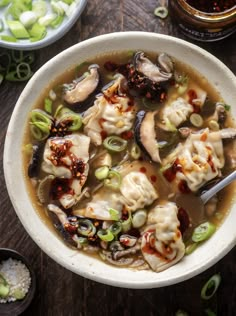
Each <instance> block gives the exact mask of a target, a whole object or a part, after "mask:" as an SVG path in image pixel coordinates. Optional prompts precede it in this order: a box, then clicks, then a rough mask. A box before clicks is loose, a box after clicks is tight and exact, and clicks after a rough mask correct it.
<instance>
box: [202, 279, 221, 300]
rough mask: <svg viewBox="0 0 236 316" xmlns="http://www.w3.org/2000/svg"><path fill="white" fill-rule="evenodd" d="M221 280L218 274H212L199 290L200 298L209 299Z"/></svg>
mask: <svg viewBox="0 0 236 316" xmlns="http://www.w3.org/2000/svg"><path fill="white" fill-rule="evenodd" d="M220 282H221V276H220V274H214V275H213V276H212V277H211V278H210V279H209V280H208V281H207V282H206V283H205V285H204V286H203V288H202V290H201V298H202V299H203V300H209V299H210V298H212V296H213V295H214V294H215V292H216V291H217V289H218V287H219V285H220Z"/></svg>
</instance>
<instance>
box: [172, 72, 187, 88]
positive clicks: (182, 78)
mask: <svg viewBox="0 0 236 316" xmlns="http://www.w3.org/2000/svg"><path fill="white" fill-rule="evenodd" d="M174 78H175V81H176V83H179V84H181V85H188V81H189V78H188V76H187V75H185V74H179V73H177V72H175V73H174Z"/></svg>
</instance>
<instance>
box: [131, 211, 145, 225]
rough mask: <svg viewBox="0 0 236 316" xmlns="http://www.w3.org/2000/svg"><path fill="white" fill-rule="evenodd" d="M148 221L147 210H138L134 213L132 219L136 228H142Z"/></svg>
mask: <svg viewBox="0 0 236 316" xmlns="http://www.w3.org/2000/svg"><path fill="white" fill-rule="evenodd" d="M146 220H147V211H146V210H138V211H136V212H135V213H134V215H133V217H132V225H133V227H134V228H140V227H142V226H143V225H144V224H145V223H146Z"/></svg>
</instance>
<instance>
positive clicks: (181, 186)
mask: <svg viewBox="0 0 236 316" xmlns="http://www.w3.org/2000/svg"><path fill="white" fill-rule="evenodd" d="M178 188H179V191H180V192H182V193H190V192H191V190H190V189H189V187H188V184H187V182H186V181H185V180H181V181H180V182H179V184H178Z"/></svg>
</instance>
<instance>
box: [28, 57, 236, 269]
mask: <svg viewBox="0 0 236 316" xmlns="http://www.w3.org/2000/svg"><path fill="white" fill-rule="evenodd" d="M235 135H236V130H235V128H234V124H233V119H232V117H231V114H230V106H229V105H227V104H225V103H224V101H223V100H222V98H221V96H220V95H219V94H218V92H217V91H216V90H215V89H214V88H213V87H212V86H211V85H210V84H209V82H208V81H207V79H206V78H204V77H203V76H202V75H201V74H199V73H198V72H197V71H196V70H193V69H192V68H191V67H190V66H188V65H185V64H184V63H182V62H180V61H178V60H176V59H175V58H174V57H172V56H171V57H170V56H168V55H167V54H165V53H160V54H157V53H153V52H151V53H150V52H148V53H144V52H113V53H111V54H107V55H104V56H99V57H97V58H94V59H93V60H89V61H85V62H84V63H83V64H81V65H78V66H76V67H73V68H72V69H69V70H67V71H66V72H65V73H63V74H62V75H61V76H60V77H59V78H57V79H56V80H55V81H53V82H51V83H50V84H49V85H48V87H46V88H45V91H43V92H42V95H41V97H40V99H39V100H38V102H37V104H35V107H34V109H33V110H32V111H31V112H30V113H29V120H28V124H27V128H26V133H25V140H24V144H23V155H24V161H25V165H24V173H25V179H26V183H27V186H28V190H29V194H30V196H31V199H32V203H33V204H34V207H35V209H36V211H37V212H38V214H39V216H40V217H41V218H42V220H43V221H44V222H45V224H46V225H48V227H49V228H50V229H52V231H54V232H57V233H58V234H59V236H60V237H62V238H63V239H64V240H65V242H66V243H67V245H68V246H70V247H73V248H75V249H78V250H80V251H85V252H87V253H88V254H89V255H96V256H98V257H101V258H102V260H104V261H105V262H107V263H110V264H113V265H117V266H120V267H122V266H124V267H132V268H138V269H152V270H154V271H156V272H159V271H162V270H164V269H167V268H168V267H170V266H171V265H173V264H175V263H177V262H178V261H179V260H181V258H182V257H183V256H184V255H185V254H186V253H188V249H189V247H191V246H193V245H194V246H195V245H199V244H201V242H202V241H204V240H205V239H207V238H209V237H210V236H211V235H212V234H213V233H214V232H215V230H216V229H217V227H218V226H219V225H220V224H221V223H222V221H223V219H224V217H225V216H226V214H227V212H228V211H229V209H230V206H231V204H232V201H233V196H234V193H235V185H233V184H232V185H230V186H229V187H227V188H226V189H225V190H222V192H220V193H219V194H218V195H217V196H216V197H214V198H212V199H211V200H210V201H209V202H208V203H207V204H206V206H205V212H204V214H201V216H200V215H199V214H198V210H196V213H195V214H191V213H190V212H189V211H188V210H183V209H181V208H179V207H178V205H176V203H175V197H176V194H179V193H182V194H189V193H194V194H199V193H200V192H201V191H204V190H205V189H206V188H207V187H209V186H210V185H213V184H214V183H215V181H218V180H219V179H220V178H221V177H222V176H224V175H226V174H228V173H229V172H230V171H232V170H234V169H235V157H234V155H235V154H234V153H235V141H234V137H235ZM55 228H56V229H55ZM208 230H209V232H208V233H207V234H205V237H204V234H202V235H201V237H200V239H199V232H202V231H203V232H206V231H208ZM196 235H197V236H198V237H197V238H198V239H197V238H196Z"/></svg>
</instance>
